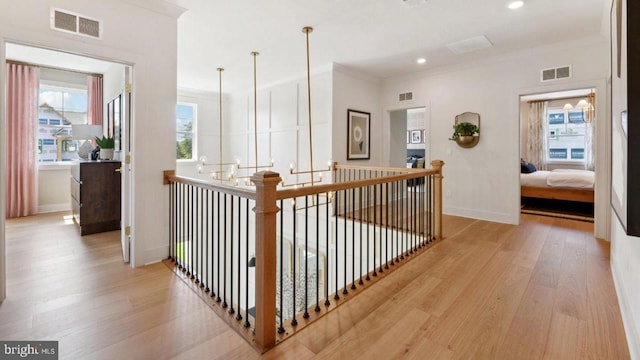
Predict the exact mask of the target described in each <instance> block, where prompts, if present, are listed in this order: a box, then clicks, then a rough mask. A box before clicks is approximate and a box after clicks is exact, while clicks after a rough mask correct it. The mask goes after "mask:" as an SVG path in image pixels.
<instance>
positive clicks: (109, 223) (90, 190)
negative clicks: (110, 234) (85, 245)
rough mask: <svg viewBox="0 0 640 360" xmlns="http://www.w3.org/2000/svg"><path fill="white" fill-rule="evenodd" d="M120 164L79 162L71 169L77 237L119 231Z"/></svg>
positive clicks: (117, 162)
mask: <svg viewBox="0 0 640 360" xmlns="http://www.w3.org/2000/svg"><path fill="white" fill-rule="evenodd" d="M120 167H121V163H120V162H119V161H80V162H77V163H74V164H73V165H72V166H71V209H72V213H73V220H74V221H75V223H76V224H78V225H79V226H80V235H88V234H95V233H99V232H104V231H111V230H118V229H120V211H121V207H120V198H121V191H120V189H121V186H122V185H121V177H120V171H119V169H120Z"/></svg>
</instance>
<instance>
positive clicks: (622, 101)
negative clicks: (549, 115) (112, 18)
mask: <svg viewBox="0 0 640 360" xmlns="http://www.w3.org/2000/svg"><path fill="white" fill-rule="evenodd" d="M611 2H612V1H608V3H609V4H611ZM626 3H627V1H623V2H622V4H624V5H623V6H624V7H626ZM624 7H623V11H622V13H623V14H625V15H623V18H624V21H623V22H622V26H621V27H622V44H627V41H628V40H627V31H626V29H627V26H626V12H627V11H626V9H625V8H624ZM607 15H608V14H607ZM614 36H615V32H614ZM612 42H613V43H616V41H615V39H612ZM629 42H635V40H633V41H631V40H629ZM621 50H622V56H621V60H622V63H621V68H620V70H621V77H620V78H618V77H617V71H614V73H613V74H611V79H612V81H611V94H612V98H611V113H610V115H609V119H611V123H612V136H611V138H612V142H611V144H610V146H611V147H612V149H613V150H614V151H612V153H613V154H615V155H614V157H615V159H614V161H615V162H614V163H613V164H612V165H611V175H612V176H611V177H612V179H611V180H612V184H614V185H613V188H612V193H613V194H615V196H614V198H613V199H612V203H616V204H620V205H621V206H622V209H621V210H622V211H620V212H621V214H619V215H620V216H622V217H623V219H624V218H625V217H626V216H627V211H626V207H627V202H628V201H637V199H628V197H627V192H626V187H627V181H626V180H627V172H628V171H627V164H626V157H627V145H626V141H637V139H625V135H624V134H622V132H621V129H620V125H619V114H620V112H621V111H623V110H627V106H628V105H627V103H628V97H627V81H626V79H627V74H628V72H627V46H626V45H623V47H622V49H621ZM615 68H616V66H612V69H615ZM609 212H610V216H611V269H612V272H613V279H614V282H615V285H616V291H617V293H618V299H619V302H620V310H621V313H622V320H623V322H624V328H625V332H626V335H627V343H628V344H629V352H630V353H631V358H632V359H640V281H638V274H640V238H638V237H635V236H628V235H627V234H626V233H625V231H624V229H623V226H622V224H621V222H620V220H619V219H618V217H617V216H616V214H615V211H614V210H613V207H610V208H609ZM625 223H626V219H625Z"/></svg>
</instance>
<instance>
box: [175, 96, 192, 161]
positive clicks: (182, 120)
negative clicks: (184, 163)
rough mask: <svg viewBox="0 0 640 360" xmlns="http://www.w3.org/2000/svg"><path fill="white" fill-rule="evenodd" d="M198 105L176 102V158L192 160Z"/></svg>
mask: <svg viewBox="0 0 640 360" xmlns="http://www.w3.org/2000/svg"><path fill="white" fill-rule="evenodd" d="M195 116H196V105H194V104H176V159H177V160H192V159H193V158H194V157H195V155H194V153H193V151H194V149H193V140H194V139H195V120H196V119H195Z"/></svg>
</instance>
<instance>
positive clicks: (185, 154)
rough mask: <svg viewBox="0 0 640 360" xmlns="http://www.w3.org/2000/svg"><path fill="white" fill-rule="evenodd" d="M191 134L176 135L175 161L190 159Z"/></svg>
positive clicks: (180, 133) (181, 133)
mask: <svg viewBox="0 0 640 360" xmlns="http://www.w3.org/2000/svg"><path fill="white" fill-rule="evenodd" d="M192 139H193V134H191V133H183V132H179V133H176V159H178V160H184V159H192V158H193V156H192V150H193V149H192V145H193V142H192Z"/></svg>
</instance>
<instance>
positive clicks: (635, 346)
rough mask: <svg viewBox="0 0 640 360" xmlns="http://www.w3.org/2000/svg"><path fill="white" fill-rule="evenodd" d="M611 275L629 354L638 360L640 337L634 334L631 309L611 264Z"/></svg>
mask: <svg viewBox="0 0 640 360" xmlns="http://www.w3.org/2000/svg"><path fill="white" fill-rule="evenodd" d="M611 273H612V274H613V285H614V287H615V288H616V295H618V304H619V305H620V315H621V316H622V324H623V326H624V332H625V334H626V336H627V344H628V345H629V354H630V355H631V360H640V336H638V334H637V333H636V329H635V326H634V321H633V320H634V317H633V309H632V308H630V307H629V303H628V302H627V299H628V297H627V294H626V291H625V289H624V287H623V286H621V285H622V281H621V280H619V277H618V270H617V269H616V267H615V266H614V263H613V261H612V262H611Z"/></svg>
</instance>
